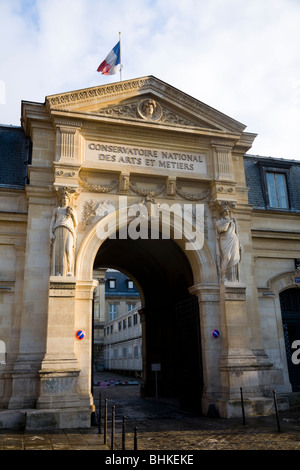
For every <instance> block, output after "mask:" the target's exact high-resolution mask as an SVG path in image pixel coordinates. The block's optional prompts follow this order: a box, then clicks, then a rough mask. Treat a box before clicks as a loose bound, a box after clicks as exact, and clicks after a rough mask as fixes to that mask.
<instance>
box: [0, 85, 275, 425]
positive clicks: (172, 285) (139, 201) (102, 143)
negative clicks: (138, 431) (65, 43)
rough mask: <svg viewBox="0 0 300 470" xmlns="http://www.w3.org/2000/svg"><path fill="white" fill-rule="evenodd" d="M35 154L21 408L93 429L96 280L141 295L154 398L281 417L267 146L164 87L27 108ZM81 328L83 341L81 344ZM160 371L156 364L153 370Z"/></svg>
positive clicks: (10, 403) (114, 90) (224, 412)
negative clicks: (272, 323) (265, 314)
mask: <svg viewBox="0 0 300 470" xmlns="http://www.w3.org/2000/svg"><path fill="white" fill-rule="evenodd" d="M22 126H23V128H24V130H25V132H26V134H27V135H28V136H30V139H31V142H32V161H31V164H30V165H29V173H28V179H29V181H28V184H27V185H26V188H25V190H26V197H27V205H28V206H27V207H28V216H27V229H26V251H25V255H24V257H23V258H22V263H23V264H22V266H23V271H22V276H23V277H24V286H23V294H22V301H20V308H19V311H20V315H19V317H18V318H19V320H18V322H19V324H18V329H17V332H16V333H15V335H16V337H15V338H14V342H15V345H17V349H16V353H15V357H14V362H13V364H11V368H10V371H9V373H7V374H6V379H7V385H6V388H5V390H6V392H5V393H4V398H3V399H4V402H5V405H6V406H7V409H8V410H26V413H27V415H26V420H27V424H26V426H27V428H29V429H31V428H34V427H41V426H42V427H51V426H53V427H61V428H66V427H77V426H78V427H84V426H89V425H90V417H91V412H92V409H93V397H92V394H91V351H92V306H93V292H94V289H95V287H96V285H97V277H96V276H95V272H97V269H100V268H103V267H110V268H115V269H118V270H121V271H123V272H125V273H127V274H129V275H130V276H131V278H132V279H134V281H135V283H136V285H137V286H138V288H139V291H140V295H141V299H142V308H141V311H140V315H141V319H142V332H143V385H142V390H141V393H142V394H143V396H145V397H147V396H153V395H154V394H155V380H154V372H153V370H154V369H155V367H158V368H159V371H160V372H159V374H158V377H159V379H158V380H159V389H160V394H161V395H162V396H176V397H178V399H179V403H180V406H181V407H183V408H186V409H192V410H194V411H196V412H202V413H204V414H205V413H206V412H207V410H208V407H209V405H210V404H214V405H215V406H216V408H217V409H218V410H219V413H220V415H221V416H224V417H231V416H237V415H240V412H241V411H240V390H241V388H242V390H243V392H244V396H246V397H247V406H248V410H247V412H248V413H250V414H259V413H265V412H267V411H268V407H270V406H271V407H272V399H271V393H270V389H269V387H270V385H269V384H270V380H269V372H270V368H271V366H272V364H271V363H270V361H269V359H268V357H267V355H266V354H265V351H264V348H263V344H262V338H261V328H260V320H259V312H258V299H257V285H256V280H255V274H254V270H253V252H252V241H251V236H250V233H251V211H252V206H251V205H249V203H248V194H247V191H248V190H247V186H246V182H245V174H244V165H243V156H244V154H245V153H246V152H247V151H248V150H249V149H250V148H251V145H252V142H253V140H254V138H255V134H252V133H248V132H246V131H245V126H244V125H243V124H241V123H240V122H237V121H236V120H234V119H232V118H230V117H228V116H226V115H224V114H222V113H221V112H219V111H217V110H215V109H213V108H211V107H209V106H207V105H206V104H204V103H202V102H200V101H198V100H196V99H194V98H192V97H190V96H188V95H186V94H185V93H183V92H181V91H179V90H177V89H175V88H173V87H172V86H170V85H168V84H166V83H164V82H162V81H160V80H159V79H157V78H155V77H153V76H148V77H144V78H139V79H134V80H128V81H121V82H118V83H114V84H110V85H102V86H96V87H93V88H89V89H83V90H78V91H72V92H67V93H62V94H57V95H52V96H47V97H46V99H45V102H44V103H33V102H27V101H23V102H22ZM78 331H81V332H83V335H84V336H83V339H80V340H78V337H76V334H77V332H78ZM153 365H155V367H153Z"/></svg>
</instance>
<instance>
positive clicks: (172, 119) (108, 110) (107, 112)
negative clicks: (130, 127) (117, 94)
mask: <svg viewBox="0 0 300 470" xmlns="http://www.w3.org/2000/svg"><path fill="white" fill-rule="evenodd" d="M150 101H151V102H153V103H154V106H155V110H154V113H153V115H151V116H147V114H146V113H145V112H144V109H143V108H144V105H146V104H147V102H150ZM97 113H98V114H100V115H102V116H106V117H111V118H121V119H140V120H143V121H147V122H154V123H160V124H165V125H172V126H181V127H182V126H183V127H195V126H196V127H205V128H207V127H208V125H207V123H205V122H204V121H200V120H198V121H197V122H196V120H194V121H193V120H191V119H188V118H187V117H185V116H182V115H180V114H178V113H177V112H174V111H173V110H170V109H168V108H166V107H165V106H163V105H161V104H160V103H159V102H158V101H156V100H153V99H147V98H146V99H143V100H139V101H136V102H133V103H125V104H120V105H117V106H108V107H100V108H99V110H98V111H97Z"/></svg>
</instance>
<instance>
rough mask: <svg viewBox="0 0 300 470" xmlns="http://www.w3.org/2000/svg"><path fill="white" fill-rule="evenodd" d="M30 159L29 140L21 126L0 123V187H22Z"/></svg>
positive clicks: (25, 180) (25, 181)
mask: <svg viewBox="0 0 300 470" xmlns="http://www.w3.org/2000/svg"><path fill="white" fill-rule="evenodd" d="M30 160H31V141H30V139H29V137H28V136H26V134H25V132H24V130H23V128H22V127H18V126H5V125H0V187H10V188H11V187H13V188H16V189H22V188H24V187H25V184H26V183H27V167H28V163H30Z"/></svg>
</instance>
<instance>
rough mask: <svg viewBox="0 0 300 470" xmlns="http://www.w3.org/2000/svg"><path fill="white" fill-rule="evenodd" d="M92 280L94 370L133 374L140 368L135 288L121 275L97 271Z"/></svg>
mask: <svg viewBox="0 0 300 470" xmlns="http://www.w3.org/2000/svg"><path fill="white" fill-rule="evenodd" d="M94 279H97V280H98V283H99V284H98V286H97V287H96V288H95V291H94V340H93V350H94V353H93V363H94V370H95V371H101V370H104V369H105V370H115V371H120V372H122V373H127V374H130V375H131V374H133V375H135V373H137V372H139V373H140V372H141V370H142V349H141V348H142V333H141V324H140V317H139V314H138V310H139V309H140V307H141V305H140V299H139V291H138V290H137V288H136V286H135V284H134V282H133V281H132V280H131V279H130V278H129V277H128V276H126V275H125V274H123V273H121V272H119V271H117V270H115V269H107V270H97V271H96V272H94Z"/></svg>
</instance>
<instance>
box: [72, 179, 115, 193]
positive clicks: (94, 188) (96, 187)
mask: <svg viewBox="0 0 300 470" xmlns="http://www.w3.org/2000/svg"><path fill="white" fill-rule="evenodd" d="M78 181H79V184H80V185H81V186H82V187H83V188H84V189H87V190H88V191H91V192H93V193H109V192H111V191H113V190H114V189H116V188H117V187H118V185H119V182H118V181H112V183H111V184H110V185H107V186H106V185H100V184H90V183H88V182H87V179H86V178H80V177H79V178H78Z"/></svg>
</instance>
